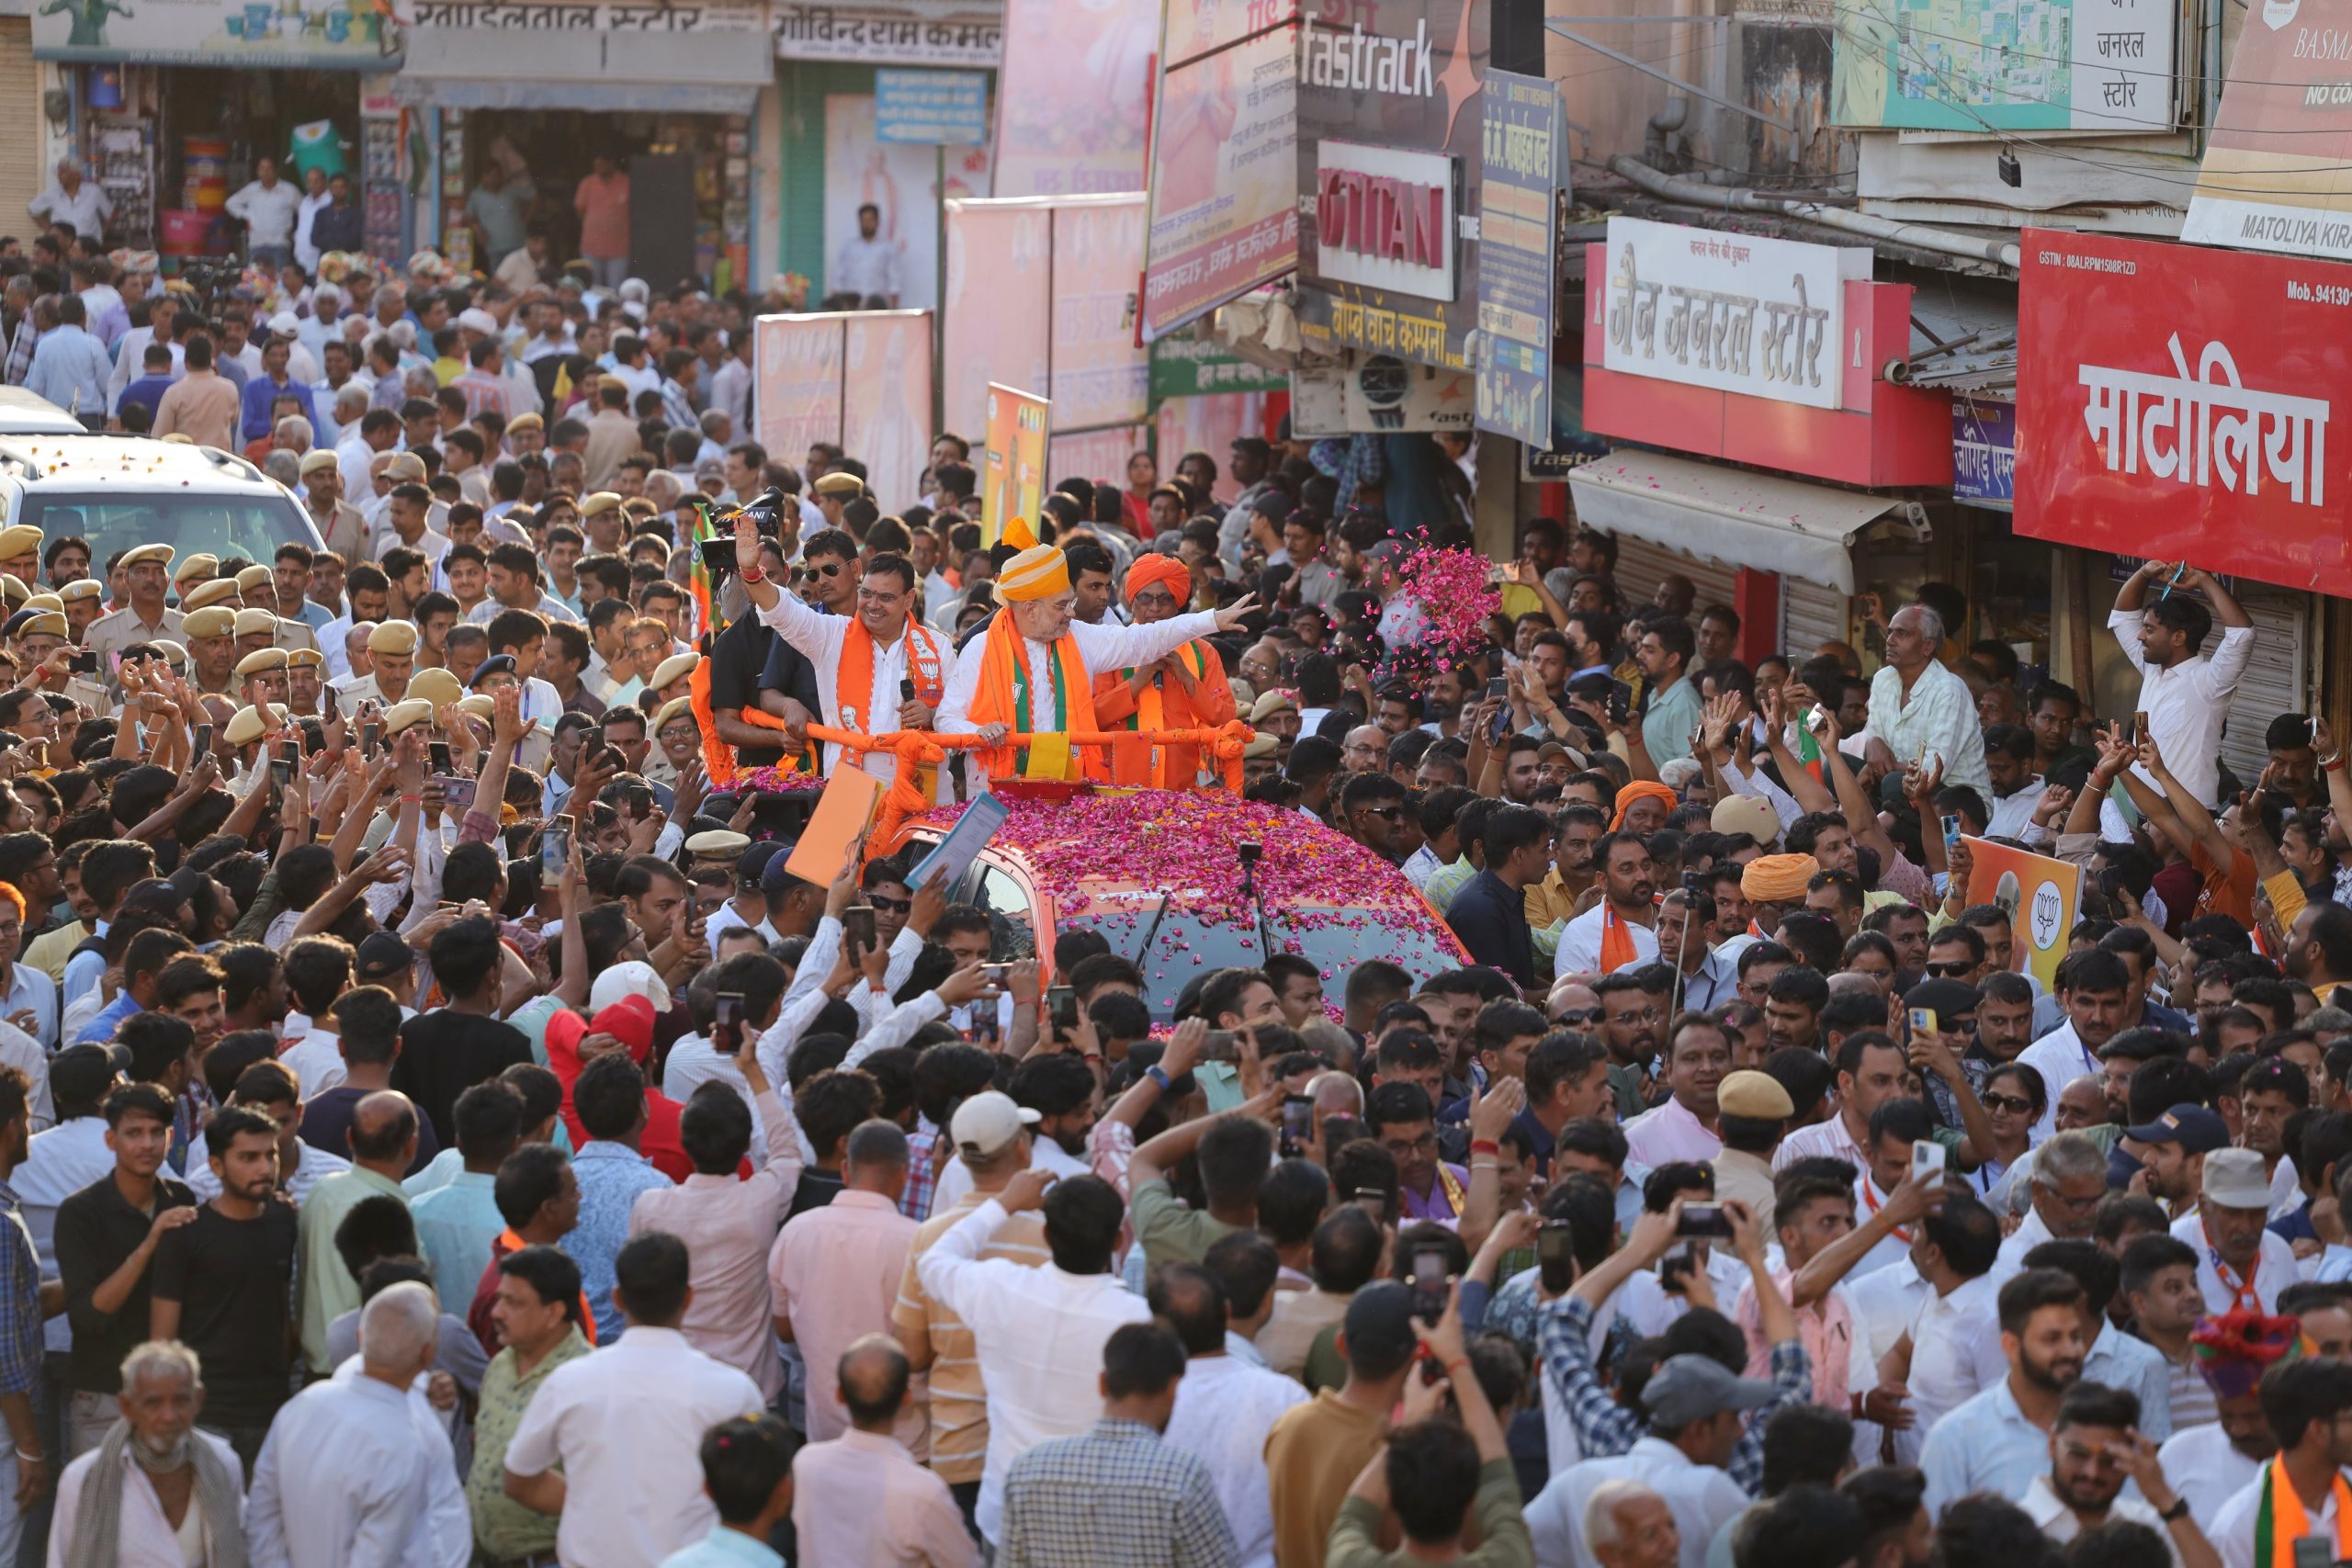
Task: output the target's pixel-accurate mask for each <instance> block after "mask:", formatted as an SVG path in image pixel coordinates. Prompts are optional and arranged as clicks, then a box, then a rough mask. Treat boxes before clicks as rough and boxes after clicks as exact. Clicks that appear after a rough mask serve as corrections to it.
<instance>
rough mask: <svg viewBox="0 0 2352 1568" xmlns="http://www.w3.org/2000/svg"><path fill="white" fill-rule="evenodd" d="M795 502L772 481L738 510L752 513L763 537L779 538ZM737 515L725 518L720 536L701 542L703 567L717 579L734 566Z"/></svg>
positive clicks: (754, 523) (747, 513)
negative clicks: (786, 509)
mask: <svg viewBox="0 0 2352 1568" xmlns="http://www.w3.org/2000/svg"><path fill="white" fill-rule="evenodd" d="M794 504H795V502H793V500H792V498H791V497H790V496H787V495H786V494H785V493H784V491H782V490H781V489H779V488H778V487H776V486H775V485H770V486H769V487H768V488H767V489H766V490H764V491H761V492H760V493H759V494H758V495H756V496H754V497H753V498H752V500H751V501H750V502H746V503H745V504H744V505H743V507H742V508H741V512H740V513H738V514H740V515H745V516H749V517H750V518H751V519H752V524H753V525H754V526H756V527H757V528H758V529H759V531H760V534H761V536H763V537H764V538H770V539H777V538H782V537H783V536H784V522H783V518H784V508H786V507H787V506H791V505H794ZM735 515H736V514H730V515H729V517H727V518H726V519H725V521H724V523H723V525H722V526H723V528H724V532H722V533H721V534H720V535H719V536H718V537H717V538H715V539H705V540H704V541H703V542H702V564H703V570H706V571H707V572H709V573H710V575H711V576H712V577H713V578H714V579H715V578H718V577H723V576H726V575H727V574H729V573H730V572H732V571H733V570H735Z"/></svg>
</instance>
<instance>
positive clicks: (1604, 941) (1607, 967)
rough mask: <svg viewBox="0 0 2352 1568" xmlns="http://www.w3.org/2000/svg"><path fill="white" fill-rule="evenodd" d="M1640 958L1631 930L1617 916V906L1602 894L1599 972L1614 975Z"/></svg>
mask: <svg viewBox="0 0 2352 1568" xmlns="http://www.w3.org/2000/svg"><path fill="white" fill-rule="evenodd" d="M1640 960H1641V950H1640V949H1639V948H1636V947H1635V946H1634V933H1633V931H1632V930H1631V929H1630V928H1629V927H1628V925H1627V923H1626V922H1625V921H1624V920H1623V919H1621V918H1619V916H1618V913H1617V906H1616V905H1614V904H1611V902H1610V901H1609V899H1608V898H1607V897H1605V896H1604V897H1602V898H1601V900H1600V972H1601V973H1602V974H1603V975H1614V974H1615V973H1617V971H1618V970H1620V969H1623V968H1624V967H1625V966H1626V965H1628V964H1635V963H1638V962H1640Z"/></svg>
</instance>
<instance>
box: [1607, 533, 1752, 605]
mask: <svg viewBox="0 0 2352 1568" xmlns="http://www.w3.org/2000/svg"><path fill="white" fill-rule="evenodd" d="M1677 573H1679V574H1680V575H1682V576H1684V577H1687V578H1689V579H1690V580H1691V585H1692V586H1693V587H1695V588H1696V589H1698V591H1699V594H1698V597H1697V598H1696V599H1694V600H1692V601H1691V613H1692V614H1693V615H1697V614H1698V613H1699V612H1700V611H1702V610H1704V609H1705V608H1706V607H1707V606H1708V605H1710V604H1730V603H1732V595H1731V585H1732V580H1733V579H1734V578H1735V577H1736V576H1737V575H1738V570H1737V569H1736V568H1735V567H1728V566H1725V565H1724V564H1723V563H1722V562H1720V561H1712V560H1701V559H1699V558H1697V557H1696V556H1686V555H1684V554H1683V553H1682V552H1681V551H1680V550H1671V549H1668V548H1667V547H1665V546H1664V545H1657V544H1652V543H1651V542H1650V541H1649V540H1647V539H1637V538H1635V537H1634V536H1633V535H1631V534H1620V535H1618V536H1617V592H1618V595H1619V598H1620V599H1621V601H1622V602H1623V604H1624V606H1625V608H1626V609H1628V610H1637V609H1640V608H1642V607H1644V606H1645V605H1646V604H1649V602H1650V596H1651V595H1652V594H1654V593H1656V592H1657V585H1658V580H1659V579H1661V578H1664V577H1668V576H1672V575H1674V574H1677Z"/></svg>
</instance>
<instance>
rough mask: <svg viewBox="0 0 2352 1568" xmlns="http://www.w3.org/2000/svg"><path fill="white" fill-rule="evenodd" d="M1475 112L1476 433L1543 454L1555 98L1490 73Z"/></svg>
mask: <svg viewBox="0 0 2352 1568" xmlns="http://www.w3.org/2000/svg"><path fill="white" fill-rule="evenodd" d="M1479 113H1480V115H1481V116H1482V121H1481V125H1482V130H1481V134H1480V137H1479V156H1478V326H1479V330H1480V332H1481V333H1482V334H1483V335H1482V337H1481V339H1480V344H1481V347H1482V349H1483V352H1482V353H1481V354H1480V355H1479V356H1478V366H1477V371H1476V375H1477V390H1478V397H1477V423H1478V428H1479V429H1481V430H1491V431H1493V432H1495V433H1496V434H1498V435H1508V436H1511V437H1513V438H1514V439H1516V440H1518V441H1520V442H1521V443H1522V444H1523V445H1525V446H1530V447H1537V448H1544V449H1548V448H1549V447H1550V446H1551V445H1552V428H1553V421H1552V338H1553V332H1554V328H1555V324H1556V323H1555V313H1554V310H1553V307H1554V304H1555V301H1556V300H1557V299H1558V297H1559V277H1560V268H1559V254H1560V253H1559V245H1560V242H1559V235H1560V231H1561V222H1560V216H1561V214H1560V197H1561V195H1562V193H1563V192H1564V191H1565V190H1566V187H1567V177H1566V168H1567V136H1566V125H1565V123H1564V117H1563V115H1562V113H1561V109H1560V89H1559V88H1558V87H1557V86H1556V85H1554V84H1553V83H1551V82H1547V81H1545V80H1544V78H1543V77H1541V76H1521V75H1518V74H1515V73H1511V72H1509V71H1489V72H1487V80H1486V85H1485V88H1484V91H1483V92H1482V94H1481V96H1480V99H1479ZM1325 265H1326V269H1327V270H1328V269H1329V261H1328V259H1327V261H1326V264H1325Z"/></svg>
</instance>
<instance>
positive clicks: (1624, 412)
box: [1583, 244, 1951, 489]
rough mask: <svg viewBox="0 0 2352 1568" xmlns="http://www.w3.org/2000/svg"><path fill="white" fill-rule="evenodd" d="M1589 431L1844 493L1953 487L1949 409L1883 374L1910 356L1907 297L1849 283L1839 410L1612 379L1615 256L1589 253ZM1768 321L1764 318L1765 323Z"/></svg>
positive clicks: (1945, 397)
mask: <svg viewBox="0 0 2352 1568" xmlns="http://www.w3.org/2000/svg"><path fill="white" fill-rule="evenodd" d="M1585 256H1586V260H1585V279H1586V284H1585V316H1584V332H1583V338H1584V423H1585V428H1586V430H1588V431H1589V432H1590V433H1591V434H1595V435H1610V436H1615V437H1617V438H1618V439H1620V440H1623V441H1638V442H1640V443H1642V444H1643V445H1644V446H1663V447H1667V448H1668V449H1669V450H1672V451H1676V452H1696V453H1699V454H1701V455H1702V456H1704V457H1723V458H1725V459H1728V460H1729V461H1732V462H1735V463H1750V464H1753V465H1755V466H1756V467H1758V468H1773V469H1777V470H1779V471H1780V472H1781V473H1784V474H1804V475H1807V476H1809V477H1811V478H1814V479H1834V480H1836V481H1837V482H1838V483H1840V484H1851V485H1869V486H1873V487H1881V488H1883V487H1889V486H1895V485H1920V486H1927V487H1929V488H1933V489H1942V488H1946V487H1949V486H1950V485H1951V396H1950V395H1949V394H1948V393H1945V392H1941V391H1930V390H1927V389H1921V388H1918V387H1899V386H1896V385H1895V384H1894V382H1892V381H1889V380H1887V379H1886V378H1885V376H1884V375H1883V369H1884V367H1885V366H1886V365H1887V364H1888V362H1889V361H1891V360H1896V359H1901V358H1904V357H1905V355H1908V353H1909V352H1910V341H1911V286H1910V285H1909V284H1907V283H1870V282H1864V281H1860V280H1859V279H1856V280H1849V281H1848V282H1846V283H1844V284H1843V285H1841V287H1842V288H1844V289H1845V291H1846V293H1845V301H1844V303H1845V326H1844V331H1843V333H1842V336H1843V339H1844V341H1843V342H1842V343H1841V344H1839V347H1838V355H1837V364H1838V371H1839V375H1840V378H1841V381H1840V385H1839V388H1838V407H1836V408H1826V409H1824V408H1809V407H1806V406H1805V405H1804V404H1802V403H1792V402H1782V401H1779V400H1775V399H1771V398H1762V397H1757V396H1754V395H1752V394H1749V393H1747V392H1729V391H1724V390H1723V389H1720V388H1715V387H1701V386H1692V385H1690V384H1688V383H1686V382H1681V381H1671V380H1666V379H1663V378H1659V377H1656V376H1634V375H1628V374H1626V373H1625V372H1623V371H1618V370H1611V369H1610V368H1608V367H1607V366H1605V365H1604V364H1603V363H1602V359H1603V358H1604V356H1605V353H1606V345H1607V344H1608V341H1609V324H1608V313H1609V301H1608V291H1607V289H1606V288H1603V287H1602V286H1601V285H1600V281H1599V280H1600V279H1601V278H1603V277H1606V276H1608V270H1609V264H1608V257H1607V247H1606V246H1604V245H1600V244H1589V245H1587V246H1586V247H1585ZM1759 319H1760V318H1759Z"/></svg>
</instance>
